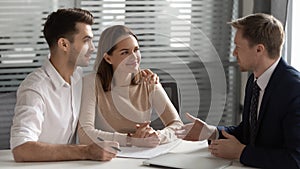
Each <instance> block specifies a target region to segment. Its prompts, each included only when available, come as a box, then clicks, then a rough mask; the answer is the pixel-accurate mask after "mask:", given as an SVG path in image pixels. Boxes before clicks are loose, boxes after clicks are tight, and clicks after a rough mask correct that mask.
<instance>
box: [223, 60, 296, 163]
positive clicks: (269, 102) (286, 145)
mask: <svg viewBox="0 0 300 169" xmlns="http://www.w3.org/2000/svg"><path fill="white" fill-rule="evenodd" d="M253 76H254V75H253V74H252V75H250V77H249V79H248V81H247V85H246V90H245V100H244V109H243V116H242V122H241V123H240V124H239V125H238V126H230V127H221V126H220V127H218V130H219V133H220V137H221V138H224V136H223V135H222V134H221V132H220V131H221V130H222V129H225V131H227V132H228V133H230V134H232V135H234V136H235V137H236V138H237V139H238V140H239V141H240V142H241V143H242V144H245V145H246V147H245V149H244V150H243V152H242V155H241V157H240V162H241V163H242V164H245V165H248V166H253V167H260V168H285V169H287V168H288V169H292V168H300V74H299V72H298V71H297V70H295V69H294V68H293V67H291V66H289V65H287V63H286V62H285V61H284V60H283V59H280V61H279V63H278V65H277V67H276V68H275V70H274V72H273V74H272V75H271V78H270V80H269V82H268V84H267V86H266V89H265V92H264V96H263V98H262V102H261V106H260V111H259V117H258V133H257V136H256V139H255V146H251V145H250V138H249V137H250V133H249V127H250V126H249V111H250V102H251V101H250V100H251V95H252V84H253V80H254V77H253Z"/></svg>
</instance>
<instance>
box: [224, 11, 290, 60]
mask: <svg viewBox="0 0 300 169" xmlns="http://www.w3.org/2000/svg"><path fill="white" fill-rule="evenodd" d="M229 24H230V25H231V26H233V27H234V28H236V29H240V30H242V35H243V37H244V38H246V39H247V40H248V41H249V44H250V46H253V45H257V44H263V45H264V46H265V48H266V50H267V51H268V54H269V56H270V57H271V58H276V57H279V56H280V55H281V49H282V44H283V41H284V30H283V26H282V24H281V22H280V21H279V20H277V19H276V18H275V17H273V16H272V15H268V14H263V13H257V14H251V15H248V16H246V17H243V18H240V19H237V20H234V21H232V22H229Z"/></svg>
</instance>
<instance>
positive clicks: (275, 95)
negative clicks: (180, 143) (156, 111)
mask: <svg viewBox="0 0 300 169" xmlns="http://www.w3.org/2000/svg"><path fill="white" fill-rule="evenodd" d="M230 25H232V26H233V27H234V28H236V29H237V31H236V34H235V39H234V43H235V45H236V47H235V49H234V51H233V55H234V56H235V57H236V58H237V61H238V64H239V66H240V69H241V71H252V72H253V73H252V74H251V75H250V77H249V79H248V81H247V85H246V90H245V100H244V109H243V116H242V122H241V123H240V124H239V125H238V126H229V127H224V126H218V127H214V126H211V125H208V124H206V123H205V122H203V121H201V120H200V119H198V118H195V117H193V116H191V115H189V114H187V117H188V118H189V119H191V120H192V121H193V123H190V124H186V125H185V126H183V127H182V128H181V129H178V130H177V131H176V134H177V136H178V137H179V138H183V139H185V140H205V139H209V140H211V143H210V145H209V150H210V152H211V154H213V155H215V156H217V157H221V158H226V159H239V160H240V162H241V163H242V164H244V165H247V166H252V167H260V168H289V169H291V168H299V167H300V73H299V72H298V71H297V70H295V69H294V68H293V67H291V66H289V65H287V63H286V62H285V61H284V60H283V59H281V58H280V54H281V49H282V44H283V41H284V31H283V28H282V24H281V23H280V22H279V21H278V20H277V19H276V18H274V17H273V16H271V15H267V14H252V15H249V16H246V17H244V18H240V19H237V20H235V21H233V22H230Z"/></svg>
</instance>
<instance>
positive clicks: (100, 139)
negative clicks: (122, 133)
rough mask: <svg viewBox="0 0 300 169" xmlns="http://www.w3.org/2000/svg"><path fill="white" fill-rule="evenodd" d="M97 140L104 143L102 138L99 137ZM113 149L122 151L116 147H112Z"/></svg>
mask: <svg viewBox="0 0 300 169" xmlns="http://www.w3.org/2000/svg"><path fill="white" fill-rule="evenodd" d="M97 139H98V140H99V141H104V140H103V139H102V138H100V137H97ZM110 147H111V148H112V149H114V150H116V151H121V149H119V148H118V147H115V146H110Z"/></svg>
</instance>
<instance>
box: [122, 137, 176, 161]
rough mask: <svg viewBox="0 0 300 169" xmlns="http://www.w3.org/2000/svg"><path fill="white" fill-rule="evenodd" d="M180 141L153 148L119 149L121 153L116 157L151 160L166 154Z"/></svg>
mask: <svg viewBox="0 0 300 169" xmlns="http://www.w3.org/2000/svg"><path fill="white" fill-rule="evenodd" d="M181 141H182V140H180V139H178V140H175V141H173V142H170V143H167V144H161V145H159V146H157V147H154V148H145V147H134V146H133V147H121V150H122V151H121V152H118V154H117V157H126V158H145V159H148V158H153V157H156V156H158V155H162V154H166V153H168V152H169V151H170V150H171V149H173V148H175V147H176V146H177V145H178V144H179V143H180V142H181Z"/></svg>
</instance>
